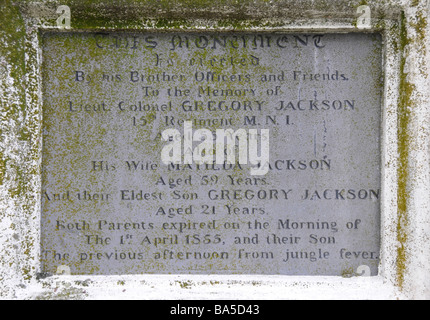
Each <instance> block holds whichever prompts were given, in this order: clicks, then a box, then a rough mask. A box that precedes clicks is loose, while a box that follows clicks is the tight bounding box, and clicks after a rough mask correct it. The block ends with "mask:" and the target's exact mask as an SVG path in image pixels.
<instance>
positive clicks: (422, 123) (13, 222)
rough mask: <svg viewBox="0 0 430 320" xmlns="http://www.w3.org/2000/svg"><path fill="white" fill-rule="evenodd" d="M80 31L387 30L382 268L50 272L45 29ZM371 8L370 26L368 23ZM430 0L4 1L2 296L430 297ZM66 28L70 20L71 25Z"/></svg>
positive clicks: (0, 35) (0, 11)
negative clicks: (43, 241) (308, 272)
mask: <svg viewBox="0 0 430 320" xmlns="http://www.w3.org/2000/svg"><path fill="white" fill-rule="evenodd" d="M60 5H67V6H69V8H70V9H71V28H70V30H72V31H83V32H84V31H89V30H113V29H116V30H130V31H131V30H133V31H145V30H150V31H187V30H190V31H192V30H202V31H204V30H208V31H229V30H243V31H261V32H263V31H271V32H278V31H279V32H286V33H288V32H341V33H346V32H380V33H381V34H382V37H383V42H384V43H383V45H384V49H383V52H384V57H383V58H384V61H383V63H384V65H383V72H384V74H383V76H384V81H385V82H384V85H385V86H384V93H383V107H382V111H383V114H382V123H381V129H382V137H381V144H382V145H381V153H382V159H381V168H382V186H381V187H382V200H381V262H380V267H379V275H378V276H376V277H365V276H358V275H355V276H353V277H349V278H343V277H310V276H308V277H297V276H258V275H123V276H122V275H121V276H90V275H86V276H73V275H46V274H41V273H39V267H40V261H39V254H40V252H39V251H40V210H41V206H40V201H41V195H40V193H41V192H40V190H41V157H42V134H41V128H42V127H41V122H42V104H43V96H42V85H43V79H41V51H40V46H39V41H40V34H41V32H43V30H58V32H67V31H68V30H67V28H66V29H62V28H60V27H58V26H57V19H58V17H59V16H60V15H61V13H57V8H58V7H59V6H60ZM361 5H367V6H369V8H370V10H371V11H370V12H371V19H372V20H371V25H369V26H367V27H366V26H365V27H364V28H363V27H362V26H360V25H359V24H358V23H357V22H358V18H359V16H360V14H358V13H357V9H358V7H359V6H361ZM429 11H430V10H429V1H428V0H412V1H408V0H384V1H380V0H368V1H365V0H360V1H359V0H313V1H312V0H275V1H270V2H268V1H265V0H255V1H252V0H242V1H235V0H183V1H179V0H176V1H174V0H158V1H157V0H122V1H118V2H116V3H115V4H112V2H110V1H107V0H96V1H89V0H64V1H60V0H39V1H35V0H20V1H18V0H15V1H13V0H4V1H2V4H0V21H1V26H0V42H1V44H2V45H1V48H0V79H1V80H0V98H1V105H0V106H1V109H0V124H1V125H0V129H1V131H0V298H7V299H111V298H114V299H196V298H198V299H238V298H240V299H387V298H388V299H396V298H406V299H409V298H430V262H429V261H430V241H429V240H430V205H429V204H430V199H429V198H430V196H429V195H430V161H429V159H430V152H429V149H430V143H429V120H430V99H429V98H430V85H429V82H428V72H429V70H430V69H429V64H430V54H429V39H430V37H429V35H430V32H429V26H428V23H427V19H428V17H429ZM66 27H67V25H66Z"/></svg>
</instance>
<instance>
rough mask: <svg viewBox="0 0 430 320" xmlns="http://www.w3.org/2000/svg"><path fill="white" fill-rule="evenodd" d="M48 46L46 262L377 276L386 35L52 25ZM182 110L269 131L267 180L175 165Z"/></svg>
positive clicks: (245, 168) (195, 121)
mask: <svg viewBox="0 0 430 320" xmlns="http://www.w3.org/2000/svg"><path fill="white" fill-rule="evenodd" d="M42 50H43V79H44V87H43V98H44V115H43V121H44V123H43V141H44V147H43V188H42V239H41V240H42V253H41V257H42V262H43V271H45V272H56V271H57V268H58V267H59V266H66V268H65V270H68V269H67V268H70V271H71V273H72V274H125V273H131V274H133V273H215V274H217V273H228V274H229V273H235V274H249V273H252V274H289V275H350V274H355V273H357V272H358V273H360V272H361V271H360V270H362V269H359V267H360V266H364V269H363V270H364V271H366V272H367V271H369V272H370V273H371V274H372V275H375V274H377V272H378V263H379V247H380V239H379V232H380V214H379V210H380V198H381V180H380V172H381V167H380V163H381V152H380V134H381V133H380V121H381V119H380V115H381V92H382V79H381V77H382V71H381V70H382V52H381V37H380V36H379V35H377V34H296V35H294V34H282V33H247V34H244V33H136V34H133V33H103V34H101V33H97V34H96V33H68V34H62V33H46V34H45V35H44V36H43V47H42ZM185 120H190V121H192V126H193V129H194V130H197V129H202V128H207V129H209V130H211V131H215V130H216V129H227V128H232V129H234V130H238V129H244V130H246V132H251V131H249V130H253V129H257V130H261V129H269V130H270V135H269V137H270V161H269V163H270V168H269V170H268V172H267V174H265V175H259V176H257V175H251V174H250V166H249V165H237V164H236V165H222V164H221V165H216V164H215V165H213V166H212V165H207V166H206V165H200V166H198V165H197V164H195V163H193V164H190V165H184V164H178V165H176V166H170V167H168V166H165V165H164V164H162V162H161V158H160V156H161V151H162V149H163V147H164V146H165V145H166V144H167V142H164V141H162V139H161V134H162V132H163V130H165V129H173V128H176V129H177V130H179V132H180V133H182V132H183V130H184V128H183V122H184V121H185ZM259 132H260V131H259ZM184 139H185V137H184ZM197 144H198V143H197V142H195V143H194V147H195V146H196V145H197ZM62 268H63V267H62Z"/></svg>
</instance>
